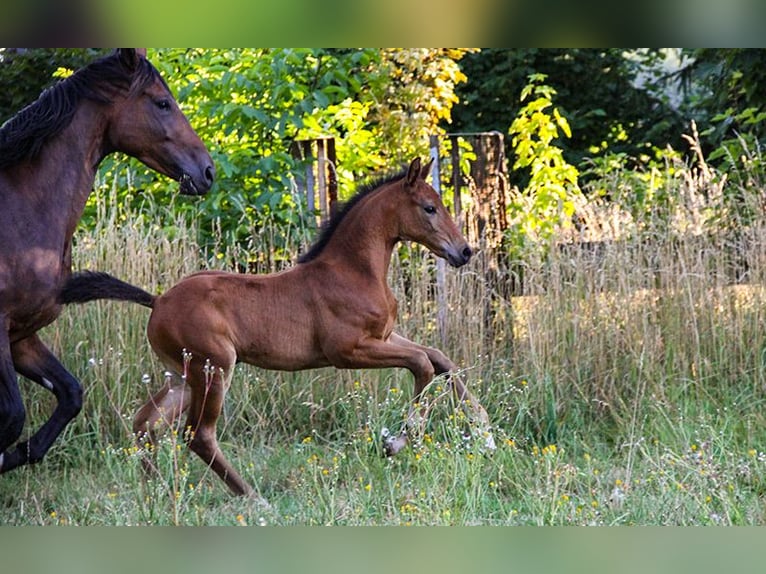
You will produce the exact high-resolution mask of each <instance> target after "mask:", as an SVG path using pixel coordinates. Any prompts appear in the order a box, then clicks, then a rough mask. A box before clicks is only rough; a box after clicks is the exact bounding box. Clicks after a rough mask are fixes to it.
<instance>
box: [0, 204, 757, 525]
mask: <svg viewBox="0 0 766 574" xmlns="http://www.w3.org/2000/svg"><path fill="white" fill-rule="evenodd" d="M152 209H155V210H157V209H160V208H157V207H154V208H151V209H149V210H147V212H145V213H142V214H132V213H124V212H123V211H122V210H121V209H119V208H117V207H106V206H105V207H104V213H103V214H102V217H101V224H100V227H99V228H98V229H96V230H94V231H92V232H86V231H79V232H78V234H77V244H76V250H75V255H74V260H75V262H76V264H75V266H76V267H77V268H80V269H86V268H87V269H99V270H103V271H108V272H110V273H112V274H114V275H116V276H118V277H121V278H123V279H126V280H128V281H130V282H132V283H135V284H137V285H140V286H142V287H144V288H146V289H148V290H151V291H161V290H164V289H167V288H168V287H169V286H171V285H172V284H173V283H174V282H175V281H177V280H178V279H179V278H180V277H182V276H183V275H185V274H187V273H188V272H191V271H193V270H196V269H199V268H208V267H217V268H230V267H231V266H232V264H231V262H232V261H235V260H241V259H242V258H243V257H244V254H243V253H242V252H233V251H225V250H222V252H223V255H221V256H215V255H208V254H205V253H202V252H201V251H200V250H199V249H198V248H197V247H196V245H195V242H194V240H193V238H194V237H195V232H194V229H193V228H189V227H187V226H185V225H183V224H182V223H180V222H175V223H174V224H173V225H168V224H167V222H165V224H164V225H163V226H162V227H161V226H159V225H154V224H153V223H152V221H153V219H152ZM272 233H276V232H272ZM741 236H744V237H745V239H746V241H745V240H743V241H742V243H741V245H739V246H738V247H737V248H736V249H735V252H736V253H737V254H738V257H739V258H740V259H741V260H742V261H745V262H746V267H745V268H746V273H747V281H746V282H742V283H741V284H735V283H734V282H732V281H731V277H732V275H731V253H732V247H731V244H730V240H729V239H721V237H722V236H717V235H702V234H696V235H686V236H679V235H671V234H669V233H667V234H666V233H664V232H662V233H660V232H658V231H657V230H652V229H649V230H648V231H646V232H642V233H639V234H636V235H635V236H634V237H632V238H631V239H626V240H624V241H616V242H613V243H606V244H605V245H604V246H603V247H602V248H601V249H599V250H597V251H594V250H593V249H574V248H569V249H562V248H561V247H559V246H555V247H552V248H551V249H550V250H548V251H547V252H546V253H545V254H544V256H541V257H537V258H531V259H530V260H529V261H525V262H524V265H523V280H524V291H523V294H522V295H520V296H515V297H510V296H508V294H507V293H506V292H505V290H504V288H503V286H504V285H506V284H507V282H508V281H509V279H508V275H507V274H505V275H504V274H503V273H506V272H509V270H504V269H500V270H499V271H500V275H499V280H498V281H489V280H488V279H487V275H486V273H485V267H487V266H488V262H487V260H486V259H485V257H484V254H482V253H480V254H479V255H478V256H477V258H476V259H475V260H474V261H473V262H472V263H471V264H469V265H468V266H466V267H465V268H461V269H460V270H453V269H448V270H447V272H446V282H445V285H444V290H443V293H442V294H441V295H442V296H441V297H440V296H439V294H438V293H436V287H435V283H434V276H435V272H434V268H435V262H434V258H433V257H432V256H430V255H428V254H425V253H424V252H423V251H422V250H421V249H420V248H412V249H408V248H405V249H402V250H401V251H400V252H398V253H397V254H396V255H395V261H394V264H393V265H392V270H391V285H392V287H393V288H394V290H395V292H396V293H397V296H398V299H399V301H400V321H399V330H400V331H401V332H402V333H404V334H406V335H407V336H408V337H410V338H412V339H414V340H417V341H420V342H423V343H427V344H431V345H435V346H438V347H440V348H442V349H443V350H444V351H445V352H446V353H447V354H448V355H449V356H451V357H452V358H453V360H454V361H455V362H456V363H457V364H458V365H460V368H461V373H460V374H461V376H462V377H464V379H465V380H466V381H467V382H468V384H469V386H470V388H471V389H472V390H473V392H474V393H475V394H476V395H477V396H478V397H479V398H480V400H481V401H482V404H483V405H484V406H485V407H486V409H487V411H488V413H489V416H490V419H491V422H492V425H493V427H494V430H495V433H496V436H495V438H496V441H497V445H498V448H497V450H496V451H494V452H492V453H488V452H485V450H484V448H483V442H482V441H481V440H480V439H474V438H472V437H471V436H470V434H467V433H466V428H467V427H466V421H465V420H463V419H462V417H461V415H460V413H459V411H455V409H454V405H453V404H452V402H451V399H450V397H449V396H448V395H445V393H444V391H443V381H440V380H438V379H437V380H436V381H435V382H434V384H433V385H432V386H431V387H430V388H429V389H428V397H429V400H430V403H431V404H432V406H433V408H432V410H431V411H430V416H429V419H428V424H427V427H426V428H425V431H424V433H423V434H422V435H421V436H419V437H418V439H417V440H416V442H415V444H413V445H412V446H411V447H408V448H407V449H405V450H404V451H403V452H402V453H400V454H399V455H397V456H396V457H393V458H384V457H382V456H381V440H380V437H381V433H382V432H383V429H390V430H391V431H392V432H395V431H397V430H398V429H399V428H400V426H401V424H402V421H403V418H404V416H405V415H406V412H407V409H408V406H409V399H410V397H411V390H412V381H411V376H410V374H409V373H408V372H406V371H403V370H401V371H394V370H390V371H389V370H385V371H336V370H334V369H323V370H317V371H307V372H303V373H295V374H289V373H278V372H267V371H262V370H258V369H255V368H252V367H248V366H244V365H240V366H238V368H237V372H236V374H235V377H234V380H233V383H232V388H231V389H230V391H229V394H228V397H227V403H226V406H225V413H224V415H223V416H222V418H221V425H220V426H219V438H220V441H221V444H222V447H223V449H224V451H225V452H226V454H227V456H228V457H229V458H230V460H231V461H232V462H233V463H234V465H235V466H236V467H237V468H238V469H240V471H241V472H242V474H243V476H244V477H245V478H246V479H247V480H249V481H250V482H251V483H252V484H253V485H254V486H255V487H256V488H257V489H258V491H259V492H260V494H261V495H262V496H263V497H264V498H265V499H267V500H268V501H269V503H270V505H271V508H268V509H267V508H264V507H262V506H261V505H259V504H257V503H256V502H254V501H250V500H243V499H239V498H235V497H232V496H231V495H230V494H229V492H228V490H227V489H226V487H225V486H224V484H223V482H222V481H220V480H219V479H218V477H216V476H214V475H213V474H212V473H211V472H210V471H209V470H208V469H206V468H205V467H204V465H203V464H202V463H201V461H200V460H199V459H198V458H197V457H196V456H193V455H190V454H189V453H188V452H187V450H186V448H185V446H184V445H183V441H182V440H181V438H180V436H181V435H182V434H183V433H182V431H180V430H176V431H171V432H168V433H167V434H166V435H165V437H164V438H163V439H162V441H161V442H160V444H159V445H158V448H157V451H158V452H157V457H158V458H157V460H158V465H159V466H160V468H161V475H160V476H159V477H154V478H152V479H150V480H146V479H145V478H144V477H143V475H142V470H141V469H142V467H141V463H140V458H141V456H143V452H142V450H143V449H142V448H141V446H140V445H139V446H136V445H134V442H133V439H132V436H131V433H130V428H131V420H132V416H133V413H134V411H135V410H136V408H137V407H138V406H139V405H140V404H142V403H143V402H144V401H145V400H146V399H147V398H148V395H149V393H150V391H151V390H153V389H156V388H157V387H158V386H159V385H161V384H162V381H163V377H164V375H163V370H162V367H161V365H160V364H159V363H158V361H157V360H156V358H155V357H154V356H153V354H152V352H151V349H150V348H149V346H148V343H147V342H146V340H145V337H144V329H145V325H146V320H147V318H148V312H147V310H146V309H144V308H141V307H138V306H132V305H129V304H121V303H115V302H99V303H94V304H88V305H84V306H79V307H71V308H68V309H66V310H65V312H64V314H63V315H62V316H61V317H60V318H59V319H58V320H57V321H56V322H55V323H54V324H53V325H51V326H50V327H49V328H47V329H46V330H45V332H44V334H43V336H44V339H45V340H46V341H48V342H49V343H50V344H51V346H52V347H53V348H54V349H55V351H56V353H57V354H58V355H59V356H60V357H62V359H63V362H64V364H65V365H66V366H67V367H68V368H69V369H70V370H71V371H72V372H73V373H74V374H75V375H76V376H77V377H78V378H79V379H80V380H81V381H82V383H83V386H84V388H85V406H84V409H83V412H82V413H81V414H80V416H79V417H78V418H77V419H76V420H75V421H74V422H73V423H72V424H71V425H70V426H69V427H68V429H67V430H66V432H65V433H64V435H63V436H62V437H61V438H60V440H59V441H58V442H57V443H56V444H55V445H54V447H53V449H52V450H51V452H50V453H49V455H48V456H47V458H46V459H45V460H44V461H43V462H41V463H40V464H38V465H36V466H33V467H26V468H23V469H19V470H16V471H14V472H12V473H9V474H6V475H3V476H2V477H0V524H9V525H29V524H32V525H47V524H78V525H106V524H109V525H127V524H184V525H238V524H239V525H259V524H264V525H274V524H278V525H294V524H301V525H304V524H308V525H329V524H334V525H370V524H375V525H384V524H385V525H436V524H449V525H453V524H456V525H479V524H493V525H728V524H752V525H760V524H764V523H765V522H766V507H764V496H763V494H764V491H765V490H766V420H764V419H765V417H766V414H765V413H766V410H765V409H764V397H765V396H766V392H765V388H764V385H765V384H766V328H765V327H764V318H765V317H764V315H765V314H766V310H765V309H766V307H765V306H764V303H765V302H766V289H764V287H763V285H764V282H763V277H764V274H766V265H765V262H766V259H765V256H766V251H764V245H765V241H764V240H765V239H766V234H764V233H763V229H761V228H760V227H758V226H755V227H750V228H748V229H747V231H746V233H744V235H741ZM254 237H255V238H256V239H254V242H253V245H252V246H251V248H250V252H252V253H263V252H265V251H266V250H267V249H268V245H269V234H268V233H257V234H254ZM291 238H292V239H291V241H293V244H294V248H293V249H294V251H295V253H297V251H298V249H299V248H300V246H301V244H304V245H305V242H306V241H309V240H310V233H308V232H306V231H305V230H295V231H294V232H292V233H291ZM259 265H260V267H259V270H261V271H269V270H274V269H278V268H279V267H280V266H281V265H284V263H279V262H274V261H273V260H272V258H269V257H266V258H263V261H261V262H260V264H259ZM514 269H518V267H514ZM440 300H441V301H442V305H443V307H442V309H446V320H445V322H444V324H443V325H442V326H441V328H440V326H439V323H438V321H437V318H438V316H439V303H438V301H440ZM275 312H276V311H275ZM22 390H23V394H24V397H25V402H26V405H27V409H28V424H27V431H25V432H28V431H29V428H30V427H35V428H36V427H37V426H39V424H41V423H42V422H43V421H44V420H45V419H46V418H47V415H48V413H49V412H50V409H51V408H52V399H51V397H50V395H48V394H46V393H45V392H44V391H43V390H42V389H39V388H36V387H34V385H32V384H31V383H29V382H28V381H24V382H23V383H22Z"/></svg>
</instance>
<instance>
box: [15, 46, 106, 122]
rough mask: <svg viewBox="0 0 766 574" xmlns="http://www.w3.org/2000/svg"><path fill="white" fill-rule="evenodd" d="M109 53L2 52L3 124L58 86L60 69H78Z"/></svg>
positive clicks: (79, 50)
mask: <svg viewBox="0 0 766 574" xmlns="http://www.w3.org/2000/svg"><path fill="white" fill-rule="evenodd" d="M104 53H105V50H96V49H92V48H88V49H83V48H34V49H31V48H0V84H2V86H3V89H2V90H0V124H2V123H3V122H5V121H6V120H7V119H9V118H10V117H11V116H13V115H14V114H15V113H16V112H17V111H19V110H20V109H21V108H23V107H24V106H26V105H27V104H30V103H32V102H33V101H34V100H36V99H37V96H38V95H39V94H40V92H41V91H42V90H43V89H44V88H46V87H48V86H50V85H52V84H53V83H54V82H55V79H54V75H55V72H56V70H58V69H59V68H68V69H77V68H79V67H81V66H83V65H84V64H86V63H88V62H90V61H91V60H93V59H94V58H96V57H98V56H100V55H103V54H104Z"/></svg>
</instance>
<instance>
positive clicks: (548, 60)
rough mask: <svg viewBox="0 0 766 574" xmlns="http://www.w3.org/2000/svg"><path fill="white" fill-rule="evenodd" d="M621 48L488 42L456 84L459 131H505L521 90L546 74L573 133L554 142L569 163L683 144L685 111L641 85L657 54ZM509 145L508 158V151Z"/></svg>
mask: <svg viewBox="0 0 766 574" xmlns="http://www.w3.org/2000/svg"><path fill="white" fill-rule="evenodd" d="M627 55H628V54H626V53H625V52H624V51H623V50H620V49H490V50H482V51H480V52H476V53H471V54H468V55H467V56H466V57H465V58H464V59H463V60H462V61H461V68H462V70H463V72H464V73H465V74H466V76H467V77H468V80H467V82H466V83H465V84H463V85H461V86H459V87H458V89H457V95H458V96H459V97H460V100H461V103H460V104H459V105H457V106H456V107H455V109H454V110H453V115H454V118H455V129H456V130H457V131H467V132H475V131H490V130H500V131H505V130H506V129H507V127H508V126H509V125H510V123H511V121H512V120H513V118H514V117H516V116H517V115H518V113H519V110H520V109H521V107H522V103H521V102H520V99H519V96H520V94H521V92H522V90H523V88H524V86H525V85H526V83H527V78H528V77H529V76H531V75H533V74H545V75H546V76H547V78H548V79H547V84H548V85H550V87H551V88H553V89H554V90H555V91H556V93H557V96H556V102H557V105H558V107H559V108H560V109H561V113H562V114H563V115H564V116H566V117H567V118H568V119H569V123H570V125H571V129H572V137H571V139H567V140H566V141H560V142H558V145H560V146H561V148H562V149H563V150H564V155H565V157H566V160H567V161H568V162H569V163H572V164H574V165H582V162H583V160H584V159H585V158H588V157H590V156H592V155H594V154H597V153H602V152H605V151H606V152H611V153H625V154H627V155H629V156H633V157H638V156H639V155H640V154H641V153H644V152H645V150H646V149H647V147H649V146H652V145H654V146H657V147H664V146H665V145H667V144H671V145H673V146H674V147H678V146H680V145H681V141H682V140H681V134H682V133H683V129H682V126H683V121H682V117H681V116H680V115H679V114H678V113H677V112H676V111H675V110H674V109H673V107H672V106H671V105H670V104H669V102H667V101H664V100H663V98H662V97H661V93H659V92H658V91H655V90H652V89H648V88H645V87H639V85H638V84H639V74H640V73H641V72H642V71H644V70H645V69H646V68H647V66H649V67H652V66H654V65H656V64H657V61H658V59H657V53H656V52H653V51H644V52H634V53H631V54H630V55H631V56H632V57H631V58H628V57H626V56H627ZM511 151H512V150H511V149H508V150H507V152H508V157H509V158H511V157H512V155H511Z"/></svg>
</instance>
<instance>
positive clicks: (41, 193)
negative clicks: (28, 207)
mask: <svg viewBox="0 0 766 574" xmlns="http://www.w3.org/2000/svg"><path fill="white" fill-rule="evenodd" d="M86 106H88V107H86ZM90 106H92V104H90V103H84V104H81V106H80V109H78V110H77V112H76V113H75V116H74V118H73V119H72V122H71V123H70V124H69V125H68V126H67V127H66V128H64V129H63V130H62V131H61V132H60V133H59V134H58V135H57V136H55V137H54V138H52V139H51V141H50V142H48V144H47V145H46V146H45V148H44V149H43V151H42V153H41V154H40V156H39V157H38V158H37V159H36V160H35V165H34V170H33V172H34V178H35V180H34V181H33V182H31V183H30V185H29V186H28V193H29V194H30V195H37V196H38V197H37V200H38V201H37V203H38V204H39V205H41V206H47V209H48V211H49V215H50V218H49V219H50V225H51V226H53V227H59V226H60V227H61V228H62V231H64V233H66V235H67V236H68V237H71V235H72V233H73V232H74V229H75V227H76V226H77V222H78V221H79V219H80V217H81V216H82V213H83V210H84V209H85V202H86V201H87V199H88V196H89V195H90V192H91V191H92V190H93V183H94V181H95V177H96V170H97V169H98V165H99V163H100V162H101V159H103V157H104V153H105V152H104V140H105V125H104V124H105V122H102V121H94V118H100V115H97V114H98V112H97V111H96V110H93V109H91V108H90ZM41 215H42V213H41Z"/></svg>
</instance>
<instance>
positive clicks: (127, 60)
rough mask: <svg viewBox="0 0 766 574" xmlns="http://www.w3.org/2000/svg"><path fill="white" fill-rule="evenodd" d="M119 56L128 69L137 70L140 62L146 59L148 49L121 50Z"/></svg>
mask: <svg viewBox="0 0 766 574" xmlns="http://www.w3.org/2000/svg"><path fill="white" fill-rule="evenodd" d="M117 55H118V56H119V58H120V61H121V62H122V63H123V64H124V65H125V67H126V68H128V69H129V70H135V69H136V68H137V67H138V61H139V60H140V59H142V58H146V48H119V49H118V50H117Z"/></svg>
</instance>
